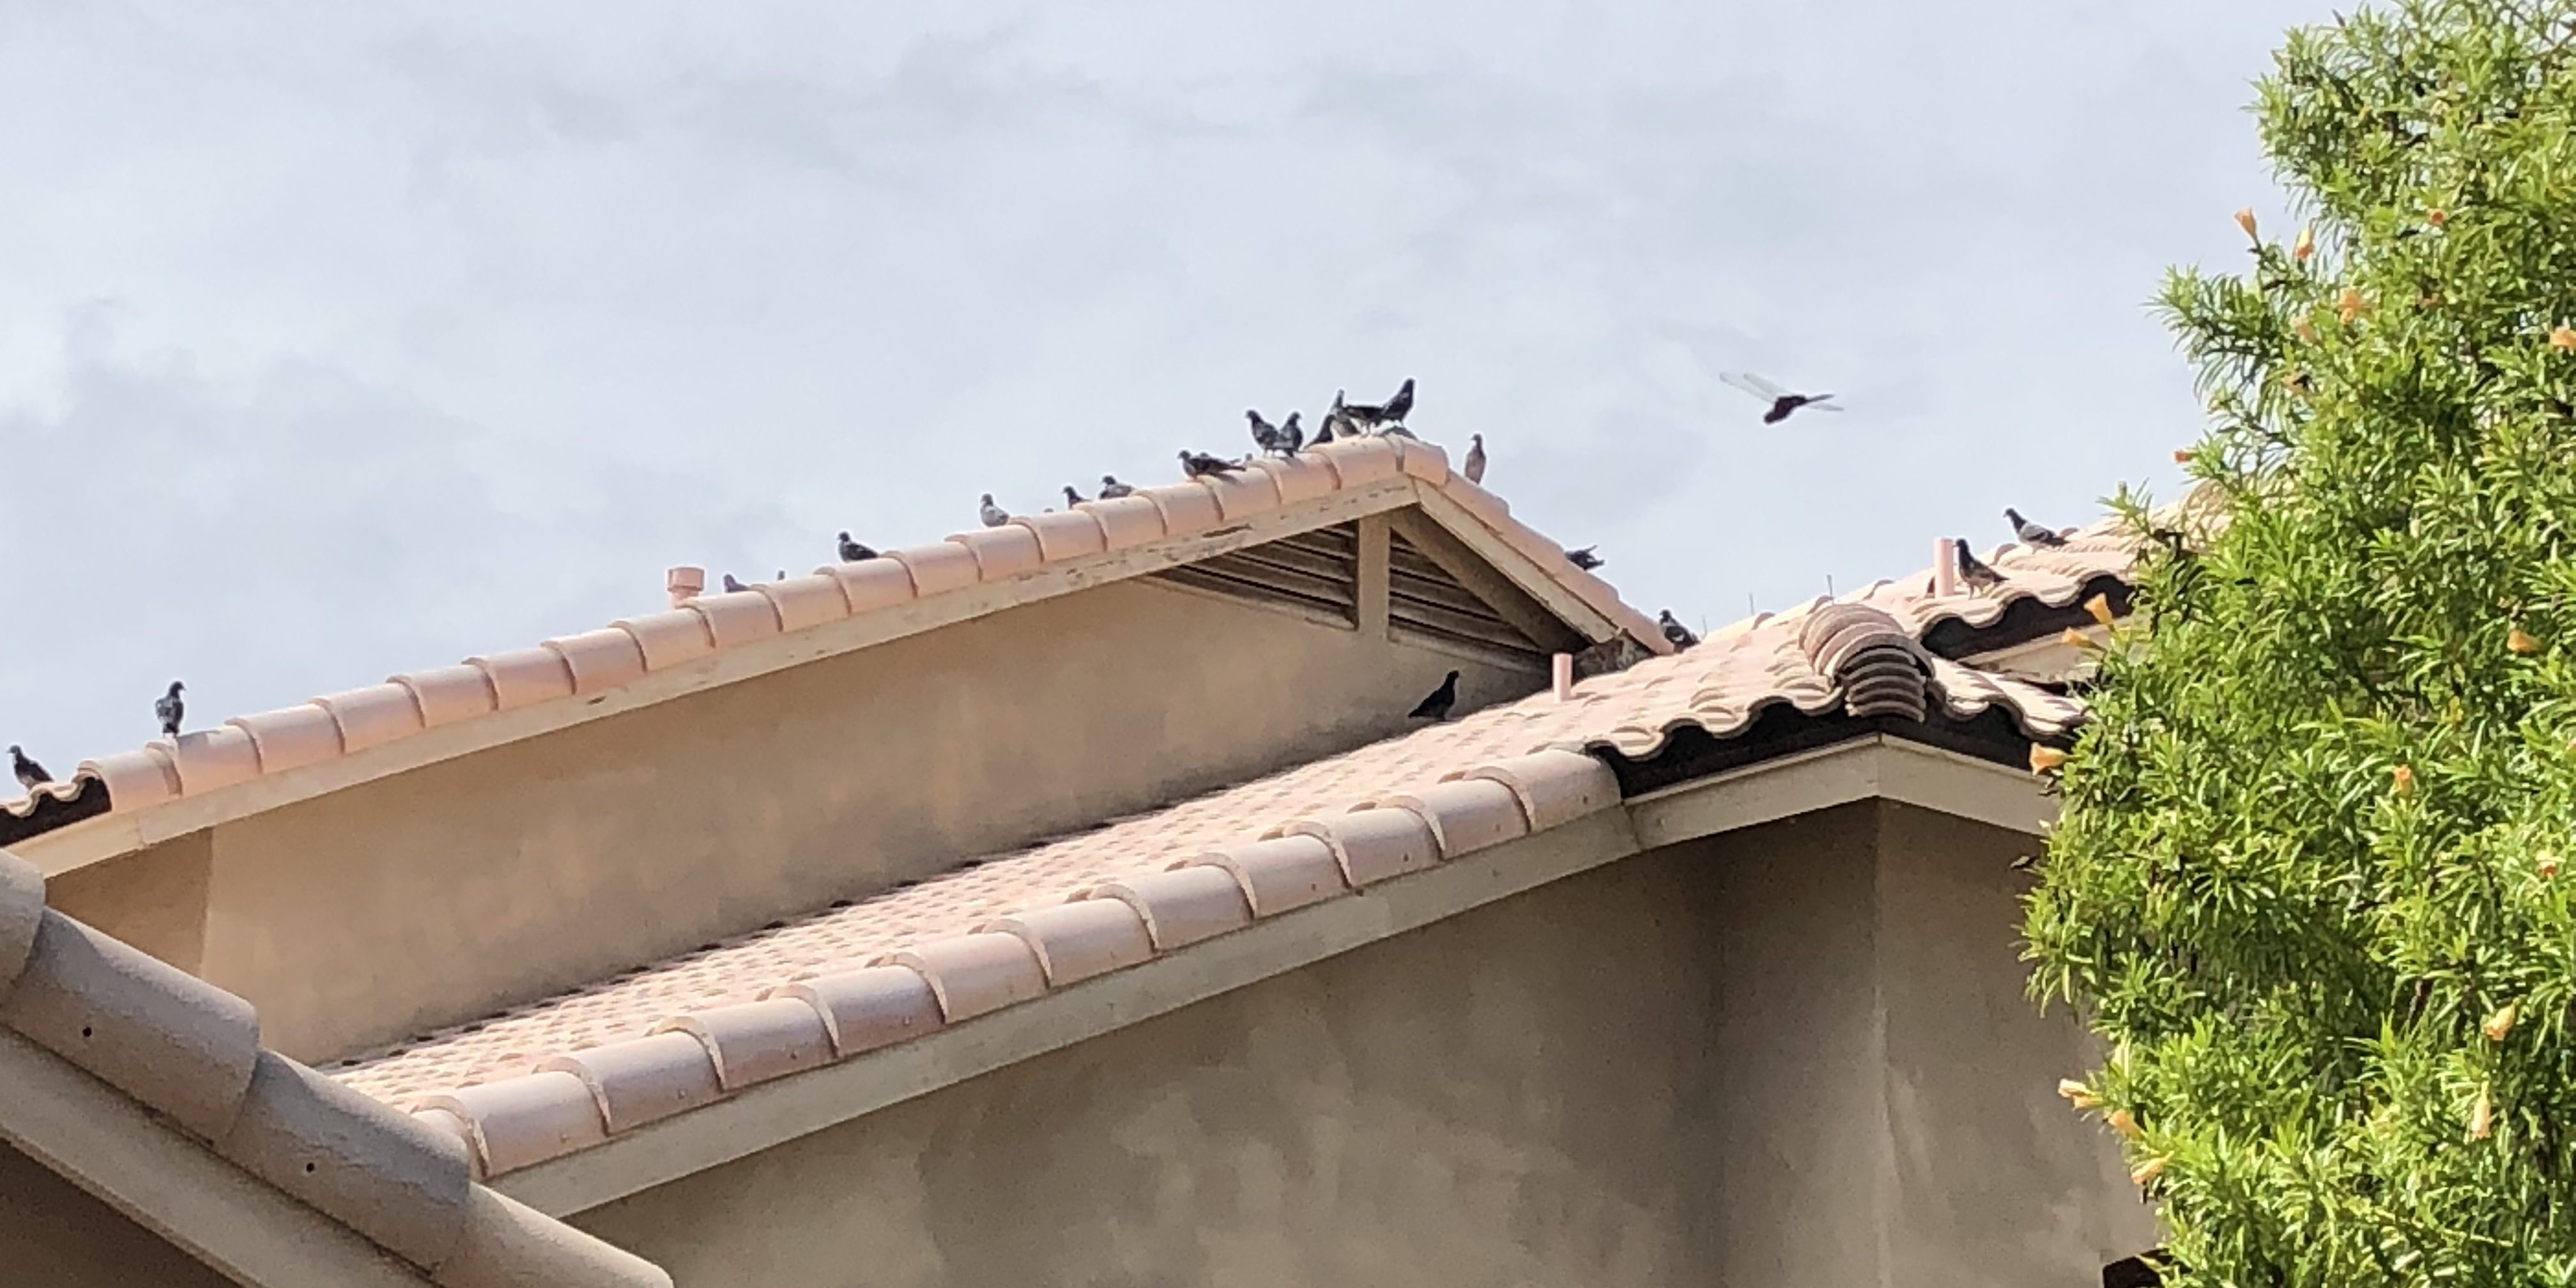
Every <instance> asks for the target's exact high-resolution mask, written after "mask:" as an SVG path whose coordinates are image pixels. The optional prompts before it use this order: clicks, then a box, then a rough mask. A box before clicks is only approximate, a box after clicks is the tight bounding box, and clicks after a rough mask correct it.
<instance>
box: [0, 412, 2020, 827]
mask: <svg viewBox="0 0 2576 1288" xmlns="http://www.w3.org/2000/svg"><path fill="white" fill-rule="evenodd" d="M1718 378H1719V379H1721V380H1723V381H1725V382H1726V383H1727V384H1729V385H1732V386H1734V387H1735V388H1737V389H1741V390H1743V391H1744V392H1746V393H1749V394H1751V395H1753V396H1754V397H1756V398H1760V399H1763V400H1764V401H1766V402H1768V403H1769V404H1770V406H1769V407H1768V408H1767V409H1766V410H1765V411H1764V412H1763V414H1762V423H1763V424H1765V425H1777V424H1779V423H1780V422H1782V421H1784V420H1787V419H1788V418H1789V417H1790V416H1791V415H1792V414H1793V413H1796V412H1798V411H1802V410H1811V411H1841V410H1842V408H1841V407H1839V406H1836V405H1835V404H1834V403H1832V402H1831V401H1829V400H1830V399H1832V398H1833V396H1834V395H1832V394H1795V393H1791V392H1789V391H1788V390H1786V389H1783V388H1781V387H1780V386H1778V385H1775V384H1773V383H1771V382H1770V381H1768V380H1765V379H1763V378H1762V377H1760V376H1757V375H1754V374H1752V373H1750V372H1742V371H1729V372H1722V373H1720V374H1719V377H1718ZM1346 392H1347V391H1345V390H1335V391H1334V392H1333V405H1332V406H1331V407H1330V408H1329V409H1327V410H1326V411H1325V412H1324V423H1323V424H1322V425H1320V426H1318V427H1317V428H1316V430H1315V436H1314V438H1313V439H1312V440H1309V439H1308V438H1307V437H1306V432H1305V430H1304V428H1303V427H1302V426H1301V425H1300V424H1299V413H1297V412H1294V411H1292V412H1289V413H1288V416H1287V418H1286V419H1284V420H1282V421H1280V422H1279V423H1278V424H1275V425H1274V424H1272V423H1271V422H1270V421H1269V420H1268V419H1266V418H1264V417H1263V416H1262V414H1261V413H1260V411H1259V410H1257V409H1255V410H1247V411H1245V412H1244V413H1243V416H1244V419H1245V420H1246V421H1247V422H1249V423H1250V425H1251V430H1252V441H1253V446H1254V448H1255V451H1254V452H1252V453H1247V454H1245V455H1244V456H1242V457H1241V458H1239V459H1231V460H1230V459H1227V458H1225V457H1221V456H1214V455H1210V454H1209V453H1206V452H1193V451H1188V450H1186V449H1184V450H1183V451H1182V452H1181V454H1180V461H1181V473H1182V474H1183V475H1184V476H1185V477H1188V478H1194V479H1195V478H1206V477H1209V476H1211V475H1223V474H1232V473H1234V472H1236V471H1238V470H1243V469H1248V468H1250V467H1251V465H1252V462H1253V460H1254V457H1255V456H1256V455H1267V456H1280V457H1287V456H1294V455H1296V454H1297V452H1299V451H1300V450H1302V449H1304V448H1306V447H1310V446H1320V445H1322V444H1324V443H1329V442H1332V441H1334V440H1336V439H1345V438H1362V437H1368V436H1372V435H1393V436H1396V437H1401V438H1413V437H1414V433H1413V431H1412V430H1410V429H1407V428H1405V425H1404V422H1405V418H1406V417H1407V416H1410V415H1411V414H1412V413H1413V380H1412V378H1411V377H1407V378H1406V379H1405V382H1404V384H1403V385H1402V386H1401V387H1399V388H1398V389H1397V390H1396V391H1395V396H1394V397H1392V398H1389V399H1387V400H1386V401H1385V402H1383V403H1376V404H1365V403H1353V402H1350V401H1348V400H1347V399H1346V398H1345V396H1344V395H1345V393H1346ZM1470 439H1471V443H1470V445H1469V447H1468V449H1467V455H1466V458H1465V459H1464V460H1463V461H1462V462H1460V465H1459V473H1462V474H1464V475H1466V476H1467V478H1468V481H1470V482H1475V483H1482V482H1484V481H1485V436H1484V435H1482V434H1474V435H1470ZM1135 491H1136V489H1135V488H1134V487H1132V486H1129V485H1128V484H1125V483H1121V482H1119V481H1118V479H1117V476H1115V475H1110V474H1103V475H1101V476H1100V499H1101V500H1104V501H1106V500H1111V499H1114V498H1117V497H1122V496H1132V495H1134V494H1135ZM1084 499H1085V498H1084V497H1083V495H1082V494H1081V493H1080V492H1078V491H1076V490H1075V489H1074V488H1072V487H1071V486H1067V487H1066V488H1065V489H1064V503H1065V504H1066V505H1067V506H1072V505H1078V504H1080V503H1081V502H1082V501H1083V500H1084ZM1048 508H1049V509H1050V510H1052V509H1053V508H1054V507H1052V506H1050V507H1048ZM979 517H981V518H982V520H983V523H984V526H985V527H988V528H998V527H1001V526H1003V525H1004V524H1007V523H1009V522H1010V521H1011V514H1010V511H1008V510H1005V509H1003V508H1002V507H1001V506H999V505H997V504H995V503H994V501H993V494H992V493H990V492H987V493H985V494H984V499H983V505H982V507H981V509H980V516H979ZM2004 519H2005V521H2006V522H2009V523H2010V524H2012V529H2013V537H2014V539H2015V540H2017V541H2019V542H2021V543H2022V544H2023V545H2026V546H2036V547H2042V548H2046V547H2053V546H2063V545H2065V544H2066V538H2065V536H2064V535H2062V534H2060V533H2058V532H2057V531H2055V530H2053V529H2050V528H2046V527H2042V526H2041V525H2039V524H2036V523H2033V522H2031V521H2030V520H2028V519H2025V518H2023V517H2022V515H2021V512H2020V511H2018V510H2012V509H2007V510H2005V511H2004ZM1951 546H1952V548H1953V549H1954V550H1956V551H1957V552H1958V574H1959V580H1960V582H1961V583H1962V584H1964V585H1966V586H1967V587H1968V588H1969V590H1970V591H1972V592H1983V591H1987V590H1991V589H1993V588H1995V587H1997V586H2000V585H2002V584H2003V574H2002V573H1999V572H1996V571H1995V570H1994V568H1993V567H1992V566H1990V565H1988V564H1987V563H1986V562H1985V561H1984V560H1982V559H1979V558H1977V556H1976V555H1975V554H1974V553H1973V552H1971V551H1970V550H1969V549H1968V542H1967V539H1966V538H1964V537H1962V538H1959V539H1958V540H1955V541H1953V542H1952V543H1951ZM1594 550H1595V547H1593V546H1585V547H1583V548H1581V549H1579V550H1568V551H1566V552H1565V557H1566V559H1567V561H1568V562H1571V563H1572V564H1573V565H1574V566H1575V567H1577V568H1582V569H1585V570H1590V569H1594V568H1598V567H1600V566H1601V565H1602V562H1603V561H1602V559H1601V557H1600V556H1599V555H1597V554H1595V553H1593V552H1594ZM835 553H837V554H838V555H839V556H840V559H841V562H843V563H857V562H859V561H860V560H863V559H874V558H876V557H877V552H876V550H875V549H874V548H872V547H870V546H868V545H866V544H864V543H862V542H859V541H856V540H853V539H852V538H851V536H850V534H849V533H847V532H843V533H841V534H840V544H839V547H838V549H837V550H836V551H835ZM778 579H779V580H780V581H785V580H786V579H787V570H785V569H783V568H782V569H780V570H779V572H778ZM724 588H725V589H726V590H728V591H740V590H746V589H749V588H748V587H746V586H744V585H743V583H742V582H741V581H740V580H739V579H738V578H736V577H735V576H734V575H733V574H732V573H726V574H725V575H724ZM1656 624H1657V625H1658V626H1660V627H1661V628H1662V629H1663V632H1664V638H1665V639H1666V640H1669V641H1671V642H1672V645H1673V647H1674V648H1676V649H1686V648H1689V647H1691V646H1693V645H1695V644H1697V643H1699V636H1697V635H1696V634H1693V633H1692V632H1691V629H1690V628H1689V627H1687V626H1684V625H1682V623H1681V622H1680V620H1679V619H1677V618H1675V617H1674V616H1673V610H1671V609H1669V608H1667V609H1665V610H1663V612H1662V613H1661V614H1660V615H1659V616H1658V617H1657V618H1656ZM187 687H188V686H187V685H185V684H182V683H180V682H179V681H177V680H172V681H171V682H170V688H169V690H168V691H167V692H165V693H163V694H162V695H161V696H160V697H159V698H157V699H155V700H154V701H153V703H152V716H153V718H154V719H155V720H157V721H159V722H160V726H161V733H162V735H163V736H164V737H169V738H176V737H178V736H179V729H180V727H181V725H182V724H183V723H184V722H185V720H186V718H187V714H188V708H187V703H186V700H185V699H184V698H182V697H181V696H180V695H181V694H182V693H184V692H186V690H187ZM1457 705H1458V672H1456V671H1451V672H1450V673H1449V678H1447V679H1445V680H1443V681H1441V682H1440V687H1439V688H1438V689H1435V690H1433V691H1432V692H1431V694H1430V696H1428V697H1425V698H1424V699H1422V701H1421V702H1420V703H1419V704H1418V705H1416V706H1415V707H1414V708H1413V711H1412V712H1411V717H1412V718H1413V719H1417V720H1446V719H1448V718H1449V713H1450V711H1451V710H1452V709H1454V708H1455V707H1456V706H1457ZM9 761H10V769H11V771H12V772H14V773H15V774H16V775H17V779H18V785H19V786H21V787H24V788H26V789H27V790H28V791H29V792H33V791H35V790H36V789H37V788H38V787H41V786H43V785H45V784H47V783H50V782H53V781H54V777H53V775H52V774H51V773H48V772H47V771H46V769H45V767H44V766H43V765H40V764H38V763H36V761H34V760H33V759H31V758H29V757H28V755H27V753H26V752H25V751H24V750H23V749H21V748H19V747H17V746H16V745H14V744H13V745H12V746H11V747H10V748H9Z"/></svg>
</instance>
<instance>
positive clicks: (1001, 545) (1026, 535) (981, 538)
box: [948, 522, 1046, 581]
mask: <svg viewBox="0 0 2576 1288" xmlns="http://www.w3.org/2000/svg"><path fill="white" fill-rule="evenodd" d="M948 541H949V543H950V544H952V545H956V546H959V547H962V548H963V549H964V550H965V551H966V553H968V554H969V555H972V556H973V557H974V559H975V570H976V572H975V575H976V577H977V578H978V579H979V580H982V581H1000V580H1002V579H1003V578H1005V577H1014V576H1017V575H1019V574H1021V573H1024V572H1029V571H1032V570H1034V569H1035V568H1037V566H1038V565H1040V564H1042V563H1045V562H1046V551H1045V550H1044V548H1042V547H1041V546H1040V545H1039V544H1038V534H1037V530H1036V529H1034V528H1031V527H1029V526H1028V525H1027V524H1025V523H1020V522H1012V523H1005V524H1003V525H1002V526H1000V527H998V528H978V529H976V530H975V531H973V532H958V533H952V534H950V535H949V537H948Z"/></svg>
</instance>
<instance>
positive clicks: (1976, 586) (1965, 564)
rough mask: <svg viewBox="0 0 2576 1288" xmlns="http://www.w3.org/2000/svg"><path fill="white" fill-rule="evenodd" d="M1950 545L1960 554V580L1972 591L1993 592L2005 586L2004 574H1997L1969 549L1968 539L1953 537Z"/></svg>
mask: <svg viewBox="0 0 2576 1288" xmlns="http://www.w3.org/2000/svg"><path fill="white" fill-rule="evenodd" d="M1950 544H1951V545H1952V546H1953V547H1956V548H1957V550H1958V552H1959V580H1961V581H1964V582H1966V583H1968V588H1969V589H1970V590H1993V589H1994V588H1995V587H1997V586H2000V585H2002V584H2004V575H2003V574H2002V573H1999V572H1996V571H1995V570H1994V569H1993V568H1992V567H1989V566H1988V565H1987V563H1986V561H1985V560H1983V559H1979V558H1978V557H1977V556H1976V554H1975V552H1973V551H1971V550H1969V549H1968V539H1967V538H1966V537H1952V538H1951V539H1950Z"/></svg>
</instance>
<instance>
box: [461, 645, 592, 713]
mask: <svg viewBox="0 0 2576 1288" xmlns="http://www.w3.org/2000/svg"><path fill="white" fill-rule="evenodd" d="M465 664H466V665H467V666H471V667H476V668H478V669H480V670H481V671H482V672H483V675H484V678H486V679H488V680H490V681H491V682H492V693H493V695H494V696H495V697H497V698H499V699H500V709H501V710H503V711H516V710H518V709H519V708H521V707H533V706H535V705H537V704H538V703H540V702H552V701H554V700H555V699H557V698H569V697H571V696H572V668H571V667H568V666H566V665H564V660H563V657H562V655H561V654H558V653H556V652H554V651H553V650H552V649H545V648H514V649H511V650H509V651H508V652H505V653H492V654H488V655H486V656H483V657H469V658H467V659H465Z"/></svg>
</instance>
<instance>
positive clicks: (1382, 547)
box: [1359, 514, 1392, 639]
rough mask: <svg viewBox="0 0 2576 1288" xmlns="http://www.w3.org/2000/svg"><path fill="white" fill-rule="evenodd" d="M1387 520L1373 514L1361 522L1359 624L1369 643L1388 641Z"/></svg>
mask: <svg viewBox="0 0 2576 1288" xmlns="http://www.w3.org/2000/svg"><path fill="white" fill-rule="evenodd" d="M1386 524H1387V520H1386V516H1385V515H1383V514H1372V515H1369V516H1368V517H1366V518H1363V519H1361V520H1360V521H1359V533H1360V563H1359V588H1360V593H1359V622H1360V634H1361V635H1362V636H1364V637H1366V638H1368V639H1385V638H1386V609H1387V584H1388V568H1389V564H1388V561H1387V548H1388V547H1389V545H1391V544H1392V543H1391V542H1390V540H1389V539H1388V536H1387V526H1386Z"/></svg>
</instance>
